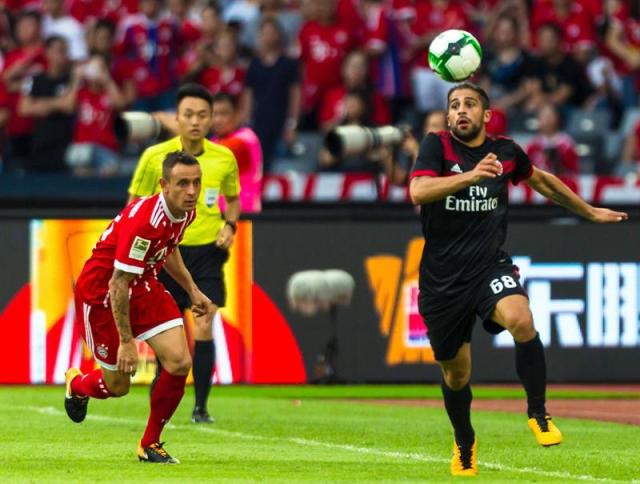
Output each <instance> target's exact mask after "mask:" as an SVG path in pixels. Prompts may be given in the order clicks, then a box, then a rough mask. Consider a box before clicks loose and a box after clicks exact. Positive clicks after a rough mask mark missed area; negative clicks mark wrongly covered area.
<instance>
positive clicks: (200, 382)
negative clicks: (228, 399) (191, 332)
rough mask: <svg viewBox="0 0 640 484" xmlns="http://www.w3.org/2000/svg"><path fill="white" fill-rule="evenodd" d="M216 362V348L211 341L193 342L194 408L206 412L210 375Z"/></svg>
mask: <svg viewBox="0 0 640 484" xmlns="http://www.w3.org/2000/svg"><path fill="white" fill-rule="evenodd" d="M215 361H216V346H215V344H214V342H213V340H208V341H198V340H196V341H195V348H194V354H193V386H194V389H195V392H196V407H200V408H203V409H205V410H206V408H207V399H208V398H209V390H210V389H211V375H212V374H213V366H214V363H215Z"/></svg>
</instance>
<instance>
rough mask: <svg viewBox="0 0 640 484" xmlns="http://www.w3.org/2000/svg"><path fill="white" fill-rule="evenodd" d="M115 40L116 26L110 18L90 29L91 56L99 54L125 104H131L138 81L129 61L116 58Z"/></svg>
mask: <svg viewBox="0 0 640 484" xmlns="http://www.w3.org/2000/svg"><path fill="white" fill-rule="evenodd" d="M114 42H115V26H114V24H113V23H111V22H110V21H109V20H98V21H97V22H96V23H95V25H94V26H93V28H92V29H91V31H90V35H89V39H88V44H89V54H90V55H91V56H95V55H99V56H101V57H102V58H103V59H104V60H105V62H106V65H107V67H108V68H109V74H110V76H111V77H112V78H113V80H114V81H115V82H116V84H117V85H118V87H119V88H120V90H121V91H122V95H123V96H124V100H125V106H129V105H131V103H133V101H134V100H135V98H136V95H137V91H136V83H135V82H134V80H133V79H132V76H131V73H132V69H131V66H130V64H129V63H127V62H126V61H122V60H117V59H115V56H114V54H113V51H114Z"/></svg>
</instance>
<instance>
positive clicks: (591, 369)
mask: <svg viewBox="0 0 640 484" xmlns="http://www.w3.org/2000/svg"><path fill="white" fill-rule="evenodd" d="M420 244H421V241H420V235H419V227H418V222H417V221H406V220H405V221H399V222H392V221H389V222H375V221H362V222H357V221H332V222H304V221H296V222H278V221H261V222H260V221H258V222H256V223H255V224H254V277H255V281H256V282H257V283H258V284H259V285H260V286H261V287H262V288H263V289H264V290H265V292H266V293H267V294H268V295H269V296H270V297H271V298H272V299H273V300H274V301H275V302H276V304H277V305H278V307H279V308H280V309H281V310H282V312H283V314H284V315H285V317H286V319H287V320H288V321H289V324H290V326H291V329H292V330H293V332H294V334H295V337H296V339H297V341H298V344H299V346H300V348H301V350H302V353H303V355H304V360H305V365H306V369H307V374H308V375H309V378H310V379H312V378H313V376H314V370H315V369H316V366H317V357H318V355H320V354H322V353H323V351H324V347H325V344H326V342H327V340H328V339H329V337H330V333H331V331H330V324H329V316H328V315H327V314H318V315H315V316H313V317H307V316H302V315H300V314H295V313H293V312H292V311H291V310H290V309H289V308H288V304H287V301H286V295H285V288H286V283H287V279H288V278H289V277H290V276H291V274H293V273H294V272H296V271H300V270H307V269H331V268H339V269H343V270H346V271H347V272H349V273H350V274H352V275H353V276H354V278H355V280H356V290H355V294H354V298H353V301H352V304H351V305H350V306H349V307H348V308H341V309H339V310H338V324H337V327H338V344H339V355H338V359H337V375H338V377H339V379H341V380H344V381H353V382H377V381H388V382H391V381H436V380H438V371H437V368H436V366H435V364H433V362H432V361H431V360H432V358H431V356H430V355H429V350H428V344H427V342H426V341H425V338H424V335H423V334H421V333H420V329H419V328H418V327H417V323H418V322H419V316H417V311H416V307H415V297H416V295H417V293H416V291H417V289H416V285H417V280H416V278H417V260H416V257H417V258H419V253H420V250H419V249H420ZM507 248H508V250H509V251H510V253H511V254H512V256H513V257H514V261H515V262H516V263H517V264H518V265H519V266H520V268H521V273H522V275H523V283H524V286H525V288H526V289H527V291H528V293H529V297H530V299H531V305H532V311H533V314H534V318H535V322H536V326H537V327H538V329H539V331H540V333H541V337H542V339H543V341H544V343H545V344H546V346H547V360H548V375H549V379H550V380H551V381H558V382H561V381H618V382H621V381H635V382H637V381H640V370H639V368H640V333H639V328H638V312H639V310H638V307H639V293H640V281H639V279H640V265H639V261H640V259H639V254H640V224H638V223H625V224H619V225H615V226H613V225H607V226H603V225H592V224H587V223H580V224H570V225H567V224H565V225H557V224H556V225H554V224H548V223H512V224H511V226H510V229H509V237H508V245H507ZM464 303H465V301H460V304H464ZM472 353H473V379H474V380H475V381H515V380H517V376H516V373H515V368H514V352H513V348H512V340H511V338H510V337H509V336H508V334H507V333H506V332H505V333H503V334H502V335H501V336H499V337H492V336H490V335H488V334H486V333H485V332H484V330H483V329H482V327H481V325H480V324H477V325H476V328H475V330H474V335H473V344H472Z"/></svg>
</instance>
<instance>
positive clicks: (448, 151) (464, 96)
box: [410, 83, 627, 475]
mask: <svg viewBox="0 0 640 484" xmlns="http://www.w3.org/2000/svg"><path fill="white" fill-rule="evenodd" d="M490 118H491V111H490V110H489V98H488V96H487V94H486V93H485V92H484V91H483V90H482V89H481V88H479V87H478V86H476V85H474V84H471V83H463V84H459V85H457V86H455V87H454V88H453V89H451V90H450V91H449V95H448V113H447V121H448V123H449V129H450V130H449V131H441V132H438V133H431V134H429V135H427V136H426V137H425V138H424V140H423V141H422V144H421V146H420V152H419V155H418V158H417V160H416V164H415V166H414V169H413V172H412V174H411V185H410V195H411V200H412V202H413V203H414V204H416V205H421V218H422V232H423V235H424V237H425V247H424V251H423V254H422V260H421V263H420V296H419V309H420V314H421V315H422V317H423V318H424V321H425V324H426V326H427V328H428V331H429V339H430V341H431V346H432V348H433V350H434V353H435V357H436V359H437V360H438V363H439V364H440V368H441V370H442V375H443V382H442V393H443V396H444V402H445V407H446V409H447V413H448V415H449V419H450V420H451V423H452V425H453V428H454V433H455V442H454V455H453V458H452V461H451V472H452V474H453V475H475V474H476V473H477V455H476V438H475V433H474V430H473V427H472V426H471V419H470V409H471V399H472V396H471V389H470V387H469V377H470V373H471V352H470V341H471V332H472V329H473V324H474V322H475V319H476V316H478V317H479V318H480V319H481V320H482V321H483V326H484V327H485V329H487V330H488V331H489V332H491V333H499V332H500V331H502V330H504V329H506V330H508V331H509V332H510V333H511V335H512V336H513V339H514V340H515V347H516V370H517V372H518V376H519V377H520V380H521V381H522V384H523V386H524V389H525V391H526V393H527V404H528V416H529V420H528V425H529V427H530V428H531V430H532V431H533V433H534V435H535V437H536V440H537V441H538V443H539V444H541V445H544V446H548V445H555V444H559V443H560V442H561V441H562V434H561V433H560V431H559V430H558V428H557V427H556V426H555V425H554V424H553V422H552V420H551V417H550V416H549V414H548V413H547V411H546V408H545V389H546V365H545V359H544V350H543V346H542V343H541V341H540V338H539V336H538V333H537V331H536V329H535V327H534V325H533V319H532V316H531V311H530V310H529V300H528V299H527V295H526V293H525V291H524V289H523V288H522V286H521V285H520V283H519V277H518V269H517V267H515V266H514V265H513V263H512V261H511V258H510V257H509V255H508V254H507V253H506V252H504V251H503V250H502V246H503V244H504V241H505V237H506V232H507V205H508V183H509V182H512V183H514V184H517V183H519V182H522V181H524V182H526V183H527V184H528V185H529V186H530V187H531V188H533V189H534V190H536V191H537V192H539V193H541V194H542V195H544V196H545V197H547V198H549V199H551V200H553V201H554V202H556V203H558V204H560V205H562V206H564V207H566V208H568V209H569V210H571V211H573V212H575V213H576V214H578V215H580V216H582V217H584V218H586V219H588V220H591V221H593V222H599V223H607V222H620V221H622V220H626V219H627V214H626V213H622V212H614V211H612V210H609V209H606V208H596V207H593V206H591V205H589V204H588V203H586V202H585V201H584V200H582V199H581V198H580V197H578V196H577V195H576V194H575V193H573V192H572V191H571V190H570V189H569V188H568V187H567V186H566V185H565V184H564V183H562V182H561V181H560V180H559V179H558V178H557V177H555V176H554V175H552V174H550V173H547V172H545V171H543V170H540V169H537V168H535V167H534V166H533V165H532V164H531V161H530V160H529V158H528V157H527V155H526V154H525V153H524V151H523V150H522V148H520V146H518V145H517V144H516V143H515V142H514V141H513V140H511V139H509V138H504V137H499V138H495V139H494V138H490V137H488V136H487V134H486V131H485V124H486V123H487V122H488V121H489V119H490Z"/></svg>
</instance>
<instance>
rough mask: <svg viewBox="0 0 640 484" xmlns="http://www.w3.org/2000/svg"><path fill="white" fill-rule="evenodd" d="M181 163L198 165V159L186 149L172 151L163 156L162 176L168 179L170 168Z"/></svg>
mask: <svg viewBox="0 0 640 484" xmlns="http://www.w3.org/2000/svg"><path fill="white" fill-rule="evenodd" d="M179 163H180V164H183V165H199V164H200V163H198V160H197V159H196V158H195V157H194V156H191V155H190V154H189V153H187V152H186V151H172V152H171V153H168V154H167V156H165V158H164V160H163V161H162V178H164V179H165V180H169V178H171V170H173V167H174V166H176V165H177V164H179Z"/></svg>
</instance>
